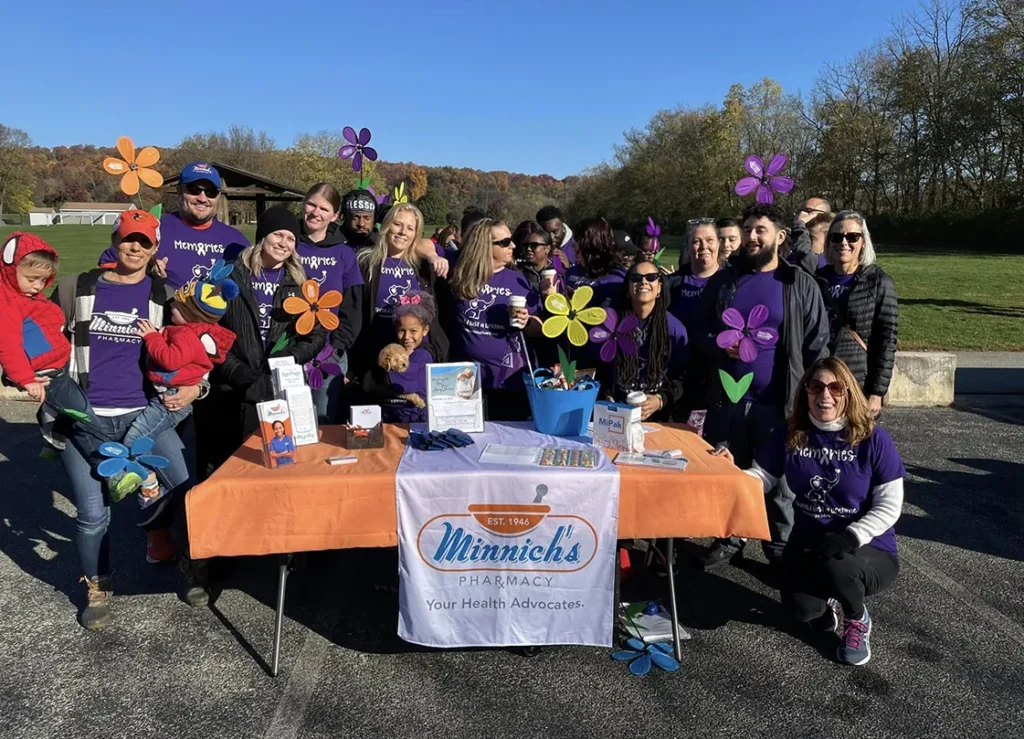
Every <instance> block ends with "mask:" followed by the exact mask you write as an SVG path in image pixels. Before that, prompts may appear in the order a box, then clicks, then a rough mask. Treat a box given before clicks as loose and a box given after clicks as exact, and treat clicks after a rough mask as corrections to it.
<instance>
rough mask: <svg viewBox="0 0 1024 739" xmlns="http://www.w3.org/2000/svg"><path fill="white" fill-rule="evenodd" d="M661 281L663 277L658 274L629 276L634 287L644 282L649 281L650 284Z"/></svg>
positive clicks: (634, 274) (649, 273)
mask: <svg viewBox="0 0 1024 739" xmlns="http://www.w3.org/2000/svg"><path fill="white" fill-rule="evenodd" d="M660 279H661V275H659V274H658V273H657V272H648V273H646V274H643V275H641V274H638V273H636V272H634V273H633V274H631V275H630V276H629V281H630V282H632V283H633V284H634V285H639V284H640V283H641V282H643V281H644V280H647V281H648V282H657V281H658V280H660Z"/></svg>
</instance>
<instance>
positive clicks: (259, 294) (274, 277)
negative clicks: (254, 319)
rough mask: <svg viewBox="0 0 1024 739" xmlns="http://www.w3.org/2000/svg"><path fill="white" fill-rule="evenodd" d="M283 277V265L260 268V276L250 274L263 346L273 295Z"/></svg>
mask: <svg viewBox="0 0 1024 739" xmlns="http://www.w3.org/2000/svg"><path fill="white" fill-rule="evenodd" d="M283 278H284V267H278V268H277V269H267V268H266V267H264V268H263V269H261V270H260V276H259V277H257V276H256V275H253V276H252V291H253V293H255V295H256V307H257V309H258V310H259V312H260V339H262V340H263V346H266V345H267V337H268V336H269V335H270V319H271V314H272V313H273V312H274V296H275V295H276V294H277V288H278V287H280V286H281V280H282V279H283Z"/></svg>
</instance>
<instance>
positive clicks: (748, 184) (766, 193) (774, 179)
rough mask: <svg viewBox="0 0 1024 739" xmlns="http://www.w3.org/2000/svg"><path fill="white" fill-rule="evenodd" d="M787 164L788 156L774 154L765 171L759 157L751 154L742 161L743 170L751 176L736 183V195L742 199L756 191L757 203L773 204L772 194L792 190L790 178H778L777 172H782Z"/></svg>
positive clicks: (773, 196)
mask: <svg viewBox="0 0 1024 739" xmlns="http://www.w3.org/2000/svg"><path fill="white" fill-rule="evenodd" d="M787 162H789V155H787V154H776V155H775V156H773V157H772V160H771V161H770V162H769V163H768V168H767V169H765V166H764V162H762V161H761V157H759V156H757V155H756V154H751V155H750V156H749V157H747V158H746V160H744V162H743V168H744V169H745V170H747V171H748V172H750V174H751V175H753V176H752V177H744V178H743V179H741V180H740V181H739V182H737V183H736V194H737V195H739V196H741V197H743V196H746V195H749V194H750V193H752V192H754V190H757V197H756V200H757V202H759V203H773V202H775V195H774V194H773V192H779V193H787V192H790V191H791V190H792V189H793V180H792V179H791V178H789V177H780V176H779V172H781V171H782V169H783V168H784V167H785V166H786V163H787Z"/></svg>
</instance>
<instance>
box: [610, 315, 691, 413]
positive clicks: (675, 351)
mask: <svg viewBox="0 0 1024 739" xmlns="http://www.w3.org/2000/svg"><path fill="white" fill-rule="evenodd" d="M666 318H667V319H668V342H669V348H670V353H669V357H668V364H667V365H666V366H665V367H664V368H663V369H662V371H661V377H660V378H659V379H658V387H660V386H661V383H663V382H664V381H665V378H666V377H667V376H669V375H672V376H679V375H682V374H683V372H684V371H685V370H686V361H687V358H688V356H689V349H688V347H687V340H688V339H687V335H686V327H685V326H683V324H682V322H681V321H680V320H679V319H678V318H676V317H675V316H673V315H672V314H671V313H669V314H668V315H667V316H666ZM649 339H650V334H649V332H648V322H647V321H642V322H641V323H640V324H639V325H638V326H637V328H636V330H635V331H634V332H633V340H634V341H636V344H637V365H638V371H637V376H636V380H635V381H634V382H633V383H632V386H631V387H623V386H622V385H620V383H619V379H618V378H616V379H615V389H614V392H613V395H614V397H615V399H616V400H617V401H618V402H620V403H623V402H625V400H626V395H628V394H629V393H630V392H632V391H634V390H643V388H644V386H645V385H646V383H647V365H648V362H649V359H650V355H651V350H650V341H649ZM613 362H614V360H613Z"/></svg>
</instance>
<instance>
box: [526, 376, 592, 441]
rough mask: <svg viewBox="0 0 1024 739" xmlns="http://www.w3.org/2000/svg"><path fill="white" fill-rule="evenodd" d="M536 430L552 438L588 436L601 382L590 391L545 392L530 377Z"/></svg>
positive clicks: (528, 391)
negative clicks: (588, 428)
mask: <svg viewBox="0 0 1024 739" xmlns="http://www.w3.org/2000/svg"><path fill="white" fill-rule="evenodd" d="M525 385H526V397H527V398H529V400H530V410H531V411H532V412H533V427H534V428H535V429H537V430H538V431H539V432H541V433H542V434H551V435H552V436H586V433H587V425H588V424H589V423H590V419H591V417H593V415H594V403H595V402H596V401H597V394H598V392H599V391H600V389H601V383H599V382H596V381H595V382H594V383H593V387H591V388H589V389H587V390H542V389H540V388H539V387H537V386H536V385H534V384H533V381H532V380H531V379H530V377H529V376H527V378H526V383H525Z"/></svg>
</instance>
